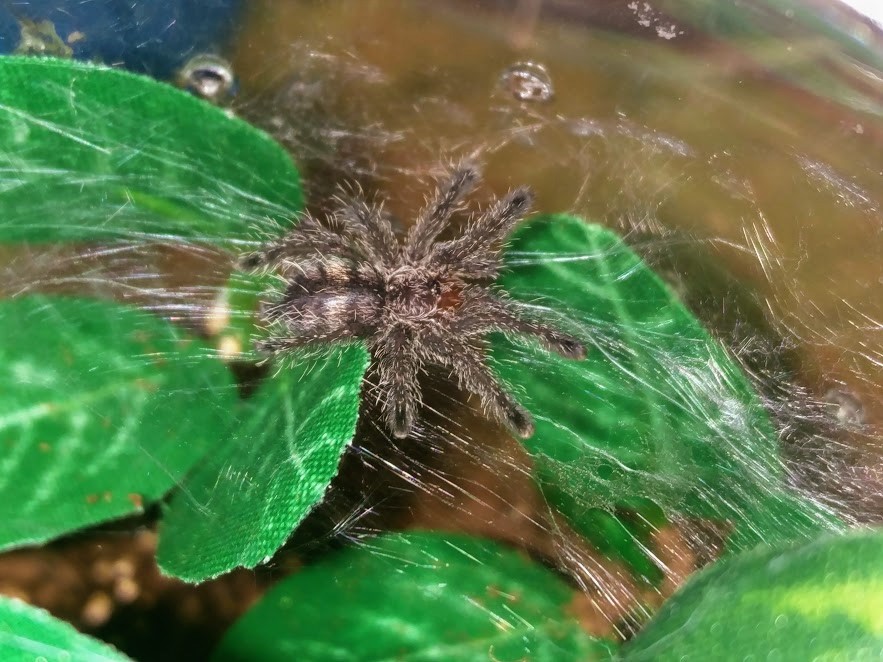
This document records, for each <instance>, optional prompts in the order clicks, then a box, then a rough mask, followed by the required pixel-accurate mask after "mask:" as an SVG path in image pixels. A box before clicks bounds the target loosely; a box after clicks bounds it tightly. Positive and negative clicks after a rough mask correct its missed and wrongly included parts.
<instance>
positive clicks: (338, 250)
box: [240, 215, 365, 269]
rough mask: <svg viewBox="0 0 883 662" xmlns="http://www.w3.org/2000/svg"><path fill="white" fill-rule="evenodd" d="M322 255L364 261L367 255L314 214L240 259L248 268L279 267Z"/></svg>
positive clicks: (304, 217) (242, 264) (243, 265)
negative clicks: (316, 254)
mask: <svg viewBox="0 0 883 662" xmlns="http://www.w3.org/2000/svg"><path fill="white" fill-rule="evenodd" d="M313 253H318V254H320V255H325V254H335V255H339V256H340V257H343V258H346V259H351V260H361V259H364V258H365V256H364V254H363V251H362V247H361V246H353V242H352V240H351V239H350V238H349V237H346V236H344V235H342V234H341V233H340V232H337V231H335V230H334V229H332V228H328V227H325V226H323V225H322V224H320V223H319V222H318V221H317V220H316V219H315V218H313V217H312V216H310V215H304V216H303V217H301V218H300V220H299V221H298V224H297V225H296V226H295V227H293V228H292V229H291V230H289V231H288V232H287V233H286V234H285V235H283V236H282V237H280V238H279V239H276V240H274V241H271V242H269V243H267V244H266V245H264V246H263V247H261V248H260V249H258V250H257V251H255V252H253V253H249V254H248V255H246V256H245V257H243V258H242V259H241V260H240V266H241V267H243V268H245V269H257V268H266V267H274V266H277V265H278V264H279V263H280V262H281V261H282V260H285V259H288V258H295V257H302V256H306V255H310V254H313Z"/></svg>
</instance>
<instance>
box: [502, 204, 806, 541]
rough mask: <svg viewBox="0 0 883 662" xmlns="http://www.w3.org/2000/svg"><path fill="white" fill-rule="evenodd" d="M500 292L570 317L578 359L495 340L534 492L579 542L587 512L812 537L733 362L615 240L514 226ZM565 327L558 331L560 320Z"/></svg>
mask: <svg viewBox="0 0 883 662" xmlns="http://www.w3.org/2000/svg"><path fill="white" fill-rule="evenodd" d="M507 264H508V266H509V267H510V269H509V271H508V273H507V274H506V275H505V276H504V278H503V279H502V284H503V286H504V287H505V288H506V290H508V291H509V292H510V293H511V294H512V295H513V296H514V297H516V298H518V299H522V300H524V301H527V302H533V303H534V304H543V305H547V306H549V307H550V308H551V309H554V310H559V311H564V312H566V313H567V314H568V315H569V316H570V322H571V324H570V328H571V330H572V331H573V332H574V333H576V334H578V335H581V336H582V337H584V338H585V339H586V341H587V343H588V345H589V357H588V358H587V359H586V360H584V361H568V360H565V359H559V358H557V357H554V356H550V355H549V354H547V353H545V352H543V351H542V350H539V349H538V348H532V347H528V348H524V347H521V346H518V347H516V346H515V345H513V344H512V343H510V342H507V341H504V340H500V342H499V343H498V345H497V351H496V353H495V356H496V358H497V363H498V369H499V371H500V373H501V374H502V376H503V377H504V378H505V379H506V380H508V381H509V382H511V383H512V384H515V385H518V386H519V387H522V388H523V392H524V396H523V401H524V403H525V404H526V405H527V406H528V408H529V409H530V410H531V411H532V412H533V413H534V414H535V416H536V418H537V426H536V434H535V435H534V436H533V437H532V438H531V439H529V440H527V441H526V442H525V443H526V445H527V448H528V449H529V450H530V452H531V453H532V454H533V455H534V458H535V466H536V469H535V470H536V475H537V478H538V480H539V483H540V485H541V487H542V489H543V491H544V493H545V494H546V495H547V497H548V498H549V500H550V502H551V503H553V504H554V505H555V506H556V507H557V508H558V509H560V511H561V512H562V513H563V514H565V515H566V516H567V517H568V518H569V519H570V520H571V522H572V523H573V524H574V525H575V526H576V528H577V529H578V530H580V531H582V533H583V534H584V535H587V536H589V537H592V536H593V535H594V534H595V533H596V532H597V531H596V523H597V510H598V509H602V510H608V511H611V512H612V511H614V510H615V509H617V508H623V509H634V510H637V511H639V512H640V511H641V510H642V509H643V508H644V506H645V505H646V504H647V503H648V502H652V503H655V504H657V505H658V506H659V507H661V508H662V509H663V511H664V512H665V513H666V514H668V515H687V516H695V517H702V518H715V519H723V520H728V521H730V522H732V523H733V524H734V525H735V527H736V535H735V537H734V538H733V540H734V541H736V542H737V546H740V547H746V546H750V545H752V544H754V543H756V542H758V541H760V540H767V541H775V540H777V539H789V538H791V537H793V536H798V535H803V534H804V533H806V532H808V531H815V530H817V528H818V526H819V524H818V521H817V519H816V510H815V508H814V506H813V505H812V504H804V503H802V502H801V501H799V500H798V499H795V498H794V497H792V496H791V495H790V494H789V493H787V492H786V491H785V490H784V488H783V480H782V473H783V472H782V469H781V465H780V462H779V459H778V450H777V438H776V435H775V432H774V430H773V428H772V426H771V424H770V421H769V419H768V417H767V414H766V412H765V410H764V408H763V406H762V405H761V403H760V402H759V400H758V398H757V397H756V396H755V394H754V393H753V391H752V388H751V386H750V384H749V383H748V381H747V379H746V378H745V376H744V375H743V374H742V372H741V370H740V369H739V367H738V365H737V364H736V363H735V362H734V361H733V360H731V359H730V357H729V356H728V355H727V353H726V352H725V351H724V349H723V348H722V347H721V346H720V345H719V343H718V342H717V341H715V340H714V339H713V338H711V337H710V336H709V334H708V333H707V332H706V331H705V330H704V329H703V328H702V326H701V325H700V324H699V322H698V321H697V320H696V319H695V318H694V317H693V316H692V315H691V314H690V313H689V312H688V311H687V309H686V308H685V307H684V306H683V305H682V304H681V303H680V302H679V301H678V300H677V299H676V298H675V297H674V295H673V294H672V293H671V292H670V291H669V290H668V288H667V287H666V286H665V284H664V283H663V282H662V281H661V280H660V279H659V278H658V277H657V276H656V275H655V274H654V273H653V272H652V271H651V270H650V269H649V268H648V267H647V266H646V265H645V264H644V263H643V262H642V261H641V259H640V258H639V257H638V256H637V255H635V254H634V253H633V252H632V251H631V250H630V249H629V248H628V247H627V246H626V245H625V244H624V243H623V242H622V241H621V240H620V239H619V238H618V237H617V236H616V235H615V234H613V233H612V232H610V231H609V230H606V229H604V228H602V227H600V226H597V225H590V224H588V223H586V222H584V221H582V220H581V219H578V218H574V217H572V216H565V215H557V216H552V217H546V218H542V219H538V220H536V221H533V222H530V223H527V224H525V225H524V226H523V227H522V228H521V229H520V230H519V231H518V232H517V233H516V235H515V237H514V240H513V242H512V244H511V246H510V249H509V251H508V253H507ZM562 325H564V326H565V327H566V326H567V324H566V323H565V322H564V321H562Z"/></svg>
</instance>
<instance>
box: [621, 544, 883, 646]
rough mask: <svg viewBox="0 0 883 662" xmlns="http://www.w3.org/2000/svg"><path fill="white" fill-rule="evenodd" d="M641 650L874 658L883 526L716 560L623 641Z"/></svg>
mask: <svg viewBox="0 0 883 662" xmlns="http://www.w3.org/2000/svg"><path fill="white" fill-rule="evenodd" d="M624 653H625V654H624V656H623V657H624V659H625V660H628V661H630V662H641V661H642V660H654V661H658V662H664V661H665V660H750V659H773V658H774V657H776V658H778V659H787V660H850V661H852V660H879V659H880V657H881V655H883V533H881V532H880V531H863V532H856V533H851V534H849V535H845V536H840V537H832V536H826V537H824V538H821V539H819V540H816V541H814V542H812V543H809V544H804V545H801V546H797V547H792V548H790V549H785V550H781V549H766V548H760V549H757V550H754V551H752V552H748V553H746V554H742V555H739V556H734V557H730V558H728V559H725V560H723V561H719V562H718V563H715V564H714V565H713V566H711V567H710V568H709V569H708V570H706V571H704V572H702V573H701V574H699V575H697V576H696V577H694V578H693V579H692V580H691V581H690V582H689V583H688V584H687V585H686V586H685V587H684V588H683V589H682V590H681V591H680V592H678V593H676V594H675V595H674V596H673V597H672V598H671V599H670V600H669V601H668V602H667V603H666V604H665V605H664V606H663V607H662V609H661V610H660V611H659V613H658V614H657V615H656V616H655V618H654V619H653V620H652V621H650V623H648V624H647V626H646V627H645V628H644V630H643V631H642V632H640V633H639V634H638V636H637V637H635V638H634V639H633V640H632V641H631V642H630V643H629V644H628V645H627V646H626V648H625V651H624Z"/></svg>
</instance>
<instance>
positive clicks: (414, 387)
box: [373, 327, 422, 439]
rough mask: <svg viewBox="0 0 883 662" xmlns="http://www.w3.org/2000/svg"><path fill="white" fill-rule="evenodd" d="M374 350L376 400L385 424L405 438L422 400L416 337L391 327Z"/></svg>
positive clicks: (395, 433)
mask: <svg viewBox="0 0 883 662" xmlns="http://www.w3.org/2000/svg"><path fill="white" fill-rule="evenodd" d="M373 350H374V351H373V354H374V364H375V370H376V373H377V377H378V383H377V389H378V392H379V394H380V395H379V397H378V400H379V401H380V405H381V408H382V409H383V413H384V416H385V417H386V424H387V427H388V428H389V430H391V431H392V433H393V435H394V436H396V437H397V438H399V439H404V438H405V437H407V436H408V435H409V434H410V433H411V430H412V429H413V427H414V420H415V418H416V411H417V408H418V407H419V406H420V403H421V397H420V384H419V382H418V380H417V375H418V373H419V371H420V369H421V366H422V363H421V361H420V358H419V354H418V352H417V348H416V340H415V339H414V338H413V337H412V336H411V335H410V334H408V333H407V332H406V331H405V330H404V329H403V328H400V327H393V328H392V329H391V330H390V331H389V332H387V333H386V334H385V335H384V336H383V337H382V338H381V339H380V340H379V341H377V343H376V344H375V345H374V347H373Z"/></svg>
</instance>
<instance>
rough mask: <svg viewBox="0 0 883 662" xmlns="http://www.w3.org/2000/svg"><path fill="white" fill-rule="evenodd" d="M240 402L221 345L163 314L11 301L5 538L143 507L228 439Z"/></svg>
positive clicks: (1, 517) (86, 302)
mask: <svg viewBox="0 0 883 662" xmlns="http://www.w3.org/2000/svg"><path fill="white" fill-rule="evenodd" d="M235 402H236V389H235V386H234V384H233V380H232V377H231V375H230V374H229V372H228V371H227V369H226V368H225V367H224V366H223V365H222V364H221V363H220V362H219V361H217V360H215V359H214V358H213V357H212V356H211V352H210V350H209V349H208V348H206V347H205V346H204V345H203V344H202V343H200V342H197V341H195V340H193V339H190V338H187V337H185V335H184V334H182V333H181V332H179V331H177V330H176V329H175V328H174V327H173V326H171V325H170V324H169V323H168V322H165V321H163V320H161V319H159V318H156V317H154V316H151V315H149V314H147V313H144V312H142V311H139V310H136V309H132V308H129V307H126V306H122V305H119V304H115V303H110V302H106V301H100V300H93V299H74V298H62V297H42V296H40V297H36V296H35V297H23V298H20V299H13V300H7V301H2V302H0V448H2V449H3V452H2V454H0V548H6V547H12V546H15V545H22V544H27V543H37V542H42V541H45V540H48V539H50V538H53V537H55V536H58V535H60V534H63V533H66V532H69V531H72V530H74V529H78V528H80V527H83V526H87V525H90V524H94V523H97V522H102V521H106V520H108V519H111V518H116V517H120V516H122V515H126V514H129V513H136V512H141V510H142V508H143V505H144V504H145V503H149V502H151V501H153V500H156V499H158V498H159V497H161V496H162V495H164V494H165V493H166V492H168V491H169V490H170V489H171V488H172V487H173V486H174V485H175V484H176V483H178V482H179V481H180V480H181V478H182V477H183V476H184V474H185V473H186V472H187V471H188V470H189V469H190V467H191V466H193V464H194V463H195V462H196V460H198V459H199V458H200V457H202V456H203V455H204V454H205V453H206V452H207V451H208V449H210V448H211V447H212V445H214V444H216V443H218V441H219V440H220V439H222V438H223V435H224V433H225V432H226V430H227V428H228V426H229V424H230V419H231V416H230V412H231V411H232V410H233V407H234V405H235Z"/></svg>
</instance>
